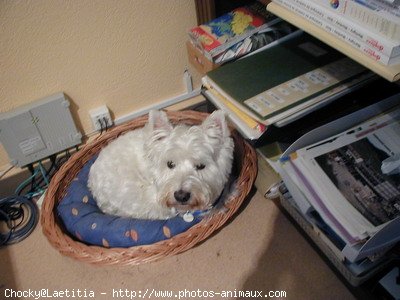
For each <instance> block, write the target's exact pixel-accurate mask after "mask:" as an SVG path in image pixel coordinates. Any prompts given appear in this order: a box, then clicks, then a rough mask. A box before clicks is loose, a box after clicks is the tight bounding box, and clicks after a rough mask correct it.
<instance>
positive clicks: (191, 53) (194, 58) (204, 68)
mask: <svg viewBox="0 0 400 300" xmlns="http://www.w3.org/2000/svg"><path fill="white" fill-rule="evenodd" d="M186 49H187V53H188V58H189V62H190V63H191V64H192V65H193V66H194V67H195V68H196V70H197V71H198V72H199V73H200V74H202V75H205V74H206V73H207V72H209V71H211V70H213V69H215V68H218V67H219V66H220V65H219V64H215V63H213V62H212V61H210V60H209V59H207V58H206V57H205V56H204V54H203V53H202V52H201V51H200V50H199V49H198V48H196V47H195V46H194V45H193V44H192V43H191V42H190V41H187V42H186Z"/></svg>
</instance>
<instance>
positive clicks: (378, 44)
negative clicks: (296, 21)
mask: <svg viewBox="0 0 400 300" xmlns="http://www.w3.org/2000/svg"><path fill="white" fill-rule="evenodd" d="M275 2H277V3H279V4H281V5H284V6H285V7H286V8H289V9H291V10H293V11H296V9H298V13H299V14H301V16H302V17H305V18H307V19H308V20H310V21H313V20H314V18H312V17H315V16H316V17H317V18H318V19H317V20H318V21H319V22H322V23H323V27H324V28H325V29H327V30H329V31H330V32H332V29H331V28H332V27H331V26H334V27H335V28H337V29H338V30H339V31H340V32H341V31H342V32H343V34H341V35H344V36H345V37H346V40H349V41H352V40H355V41H360V43H364V44H365V45H366V47H369V48H370V49H372V50H375V51H378V52H379V53H382V54H383V55H385V56H387V57H389V58H391V57H395V56H398V55H400V40H397V41H394V40H391V39H388V38H385V37H384V36H382V35H379V34H376V33H374V32H372V31H370V30H368V29H367V28H365V27H363V26H361V25H359V24H358V23H356V22H353V21H352V19H348V18H346V17H344V16H343V15H341V14H338V13H336V12H335V11H332V10H328V9H327V8H326V7H323V6H322V5H320V4H318V3H314V2H312V3H310V1H307V0H294V1H282V0H276V1H275ZM291 6H292V7H291ZM306 12H308V13H309V14H310V15H308V14H306ZM318 25H321V24H318ZM330 25H331V26H330Z"/></svg>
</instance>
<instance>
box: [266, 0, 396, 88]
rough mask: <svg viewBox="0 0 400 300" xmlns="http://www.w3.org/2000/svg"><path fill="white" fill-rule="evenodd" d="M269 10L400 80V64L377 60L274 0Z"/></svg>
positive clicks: (388, 76) (382, 74)
mask: <svg viewBox="0 0 400 300" xmlns="http://www.w3.org/2000/svg"><path fill="white" fill-rule="evenodd" d="M267 10H269V11H270V12H272V13H273V14H275V15H277V16H278V17H280V18H282V19H284V20H286V21H287V22H289V23H292V24H293V25H295V26H296V27H298V28H300V29H302V30H304V31H305V32H307V33H309V34H311V35H313V36H314V37H316V38H317V39H319V40H321V41H323V42H324V43H326V44H328V45H329V46H331V47H333V48H336V49H337V50H338V51H340V52H342V53H343V54H345V55H347V56H348V57H350V58H351V59H353V60H355V61H357V62H358V63H359V64H361V65H363V66H365V67H366V68H368V69H370V70H371V71H373V72H375V73H376V74H378V75H380V76H381V77H383V78H385V79H386V80H389V81H391V82H395V81H399V80H400V64H396V65H390V66H385V65H383V64H381V63H379V62H376V61H374V60H372V59H371V58H369V57H367V56H366V55H365V54H363V53H362V52H360V51H358V50H356V49H354V48H353V47H351V46H350V45H348V44H347V43H346V42H344V41H341V40H339V39H338V38H336V37H335V36H334V35H332V34H330V33H329V32H326V31H325V30H323V29H321V28H319V27H318V26H316V25H314V24H312V23H311V22H309V21H307V20H305V19H304V18H302V17H300V16H298V15H297V14H295V13H293V12H291V11H289V10H288V9H286V8H284V7H282V6H280V5H278V4H276V3H274V2H271V3H269V4H268V5H267Z"/></svg>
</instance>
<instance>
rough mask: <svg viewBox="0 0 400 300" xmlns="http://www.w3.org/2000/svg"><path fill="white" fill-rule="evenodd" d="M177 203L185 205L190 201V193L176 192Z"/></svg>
mask: <svg viewBox="0 0 400 300" xmlns="http://www.w3.org/2000/svg"><path fill="white" fill-rule="evenodd" d="M174 197H175V199H176V201H178V202H180V203H185V202H187V201H188V200H189V199H190V192H185V191H183V190H179V191H176V192H175V193H174Z"/></svg>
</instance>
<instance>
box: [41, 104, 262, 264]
mask: <svg viewBox="0 0 400 300" xmlns="http://www.w3.org/2000/svg"><path fill="white" fill-rule="evenodd" d="M167 115H168V118H169V119H170V121H171V122H172V123H174V124H176V123H182V122H183V123H186V124H189V125H194V124H199V123H201V122H202V121H203V120H204V119H205V118H206V117H207V116H208V115H209V114H208V113H201V112H196V111H189V110H186V111H168V112H167ZM147 120H148V116H147V115H145V116H142V117H139V118H136V119H134V120H132V121H130V122H127V123H124V124H122V125H119V126H116V127H113V128H111V129H110V130H109V131H107V132H105V133H103V134H102V135H100V136H99V137H98V138H97V139H96V140H93V141H91V142H89V143H87V144H86V145H84V146H83V147H82V149H80V150H79V151H78V152H76V153H74V154H73V155H72V156H71V157H70V159H69V160H68V161H67V162H66V163H64V164H63V166H62V167H61V168H60V169H59V170H58V171H57V173H56V174H55V175H54V176H53V178H52V180H51V182H50V185H49V187H48V189H47V191H46V194H45V197H44V201H43V204H42V215H41V225H42V230H43V233H44V235H45V236H46V238H47V239H48V241H49V242H50V244H51V245H52V246H53V247H54V248H56V249H57V250H58V251H59V252H60V253H62V254H64V255H66V256H69V257H72V258H75V259H77V260H80V261H85V262H88V263H92V264H100V265H108V264H123V265H137V264H141V263H146V262H150V261H156V260H159V259H161V258H163V257H167V256H171V255H175V254H178V253H181V252H184V251H186V250H188V249H190V248H192V247H193V246H194V245H196V244H198V243H200V242H201V241H203V240H205V239H206V238H207V237H209V236H210V235H211V234H213V233H214V232H215V231H216V230H217V229H219V228H220V227H221V226H222V225H223V224H225V223H226V221H227V220H228V219H230V218H231V217H232V216H233V215H234V214H235V213H236V211H237V210H238V208H239V207H240V205H241V204H242V202H243V201H244V199H245V198H246V197H247V196H248V194H249V193H250V191H251V188H252V186H253V183H254V181H255V178H256V176H257V155H256V153H255V150H254V149H253V148H252V147H251V146H250V145H249V144H248V143H247V142H246V141H245V140H244V139H243V138H242V137H241V136H240V135H239V134H238V133H237V131H236V130H234V129H233V128H232V127H231V133H232V137H233V139H234V142H235V155H236V156H237V158H238V159H239V162H240V167H239V175H238V178H237V180H236V188H237V191H238V193H236V194H237V195H235V197H231V198H232V199H229V200H228V201H226V203H225V205H224V208H225V209H224V212H216V213H212V214H210V215H208V216H206V217H205V218H204V219H203V220H201V221H200V222H199V223H197V224H195V225H193V226H192V227H190V228H189V229H188V230H186V231H185V232H182V233H180V234H177V235H175V236H173V237H171V238H169V239H167V240H163V241H159V242H156V243H154V244H151V245H140V246H134V247H129V248H105V247H101V246H95V245H88V244H85V243H83V242H81V241H78V240H76V239H74V238H72V237H71V236H70V235H69V233H68V232H67V231H66V230H65V229H64V228H63V224H62V222H61V221H60V220H59V219H58V217H57V211H56V208H57V204H58V202H59V201H60V200H61V199H62V198H63V195H65V191H66V188H67V187H68V185H69V183H70V182H71V181H72V180H73V178H75V175H76V174H77V172H78V171H79V170H80V168H81V166H82V165H84V164H85V163H86V162H87V161H88V160H89V159H90V158H91V157H93V155H95V154H96V153H98V152H99V151H100V150H101V149H102V148H103V147H104V146H105V145H106V144H107V143H109V142H110V141H112V140H114V139H115V138H117V137H118V136H119V135H121V134H123V133H125V132H127V131H130V130H133V129H136V128H139V127H143V126H144V124H145V123H146V122H147ZM238 151H240V153H238Z"/></svg>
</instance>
